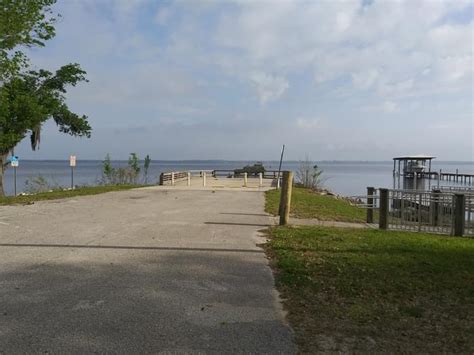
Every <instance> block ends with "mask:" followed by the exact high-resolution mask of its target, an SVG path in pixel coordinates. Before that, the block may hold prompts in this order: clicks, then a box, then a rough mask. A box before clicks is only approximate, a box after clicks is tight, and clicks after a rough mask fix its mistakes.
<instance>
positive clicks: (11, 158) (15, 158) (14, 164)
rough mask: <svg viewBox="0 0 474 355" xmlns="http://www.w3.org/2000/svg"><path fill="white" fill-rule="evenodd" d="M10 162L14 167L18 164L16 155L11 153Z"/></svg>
mask: <svg viewBox="0 0 474 355" xmlns="http://www.w3.org/2000/svg"><path fill="white" fill-rule="evenodd" d="M10 164H11V166H13V167H14V168H16V167H17V166H18V165H19V160H18V157H17V156H16V155H12V156H11V157H10Z"/></svg>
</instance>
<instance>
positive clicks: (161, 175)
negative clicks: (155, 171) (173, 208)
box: [160, 173, 164, 185]
mask: <svg viewBox="0 0 474 355" xmlns="http://www.w3.org/2000/svg"><path fill="white" fill-rule="evenodd" d="M163 183H164V181H163V173H161V174H160V185H163Z"/></svg>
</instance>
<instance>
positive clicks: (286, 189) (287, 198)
mask: <svg viewBox="0 0 474 355" xmlns="http://www.w3.org/2000/svg"><path fill="white" fill-rule="evenodd" d="M292 187H293V172H292V171H284V172H283V188H282V189H281V196H280V206H283V208H282V213H281V214H280V226H285V225H287V224H288V222H289V220H290V206H291V190H292Z"/></svg>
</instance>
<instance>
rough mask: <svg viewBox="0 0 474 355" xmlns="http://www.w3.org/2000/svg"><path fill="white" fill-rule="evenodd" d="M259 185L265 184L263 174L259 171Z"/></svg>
mask: <svg viewBox="0 0 474 355" xmlns="http://www.w3.org/2000/svg"><path fill="white" fill-rule="evenodd" d="M258 186H259V187H262V186H263V174H262V173H258Z"/></svg>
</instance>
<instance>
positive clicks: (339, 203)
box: [265, 187, 367, 222]
mask: <svg viewBox="0 0 474 355" xmlns="http://www.w3.org/2000/svg"><path fill="white" fill-rule="evenodd" d="M279 203H280V190H270V191H267V192H266V201H265V211H266V212H268V213H270V214H273V215H277V214H278V206H279ZM290 213H291V216H293V217H296V218H316V219H319V220H323V221H340V222H365V221H366V213H367V211H366V210H365V209H362V208H358V207H355V206H352V205H351V204H350V203H349V202H348V201H346V200H342V199H336V198H335V197H334V196H329V195H319V194H317V193H314V192H312V191H311V190H309V189H305V188H298V187H297V188H293V193H292V198H291V208H290Z"/></svg>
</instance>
